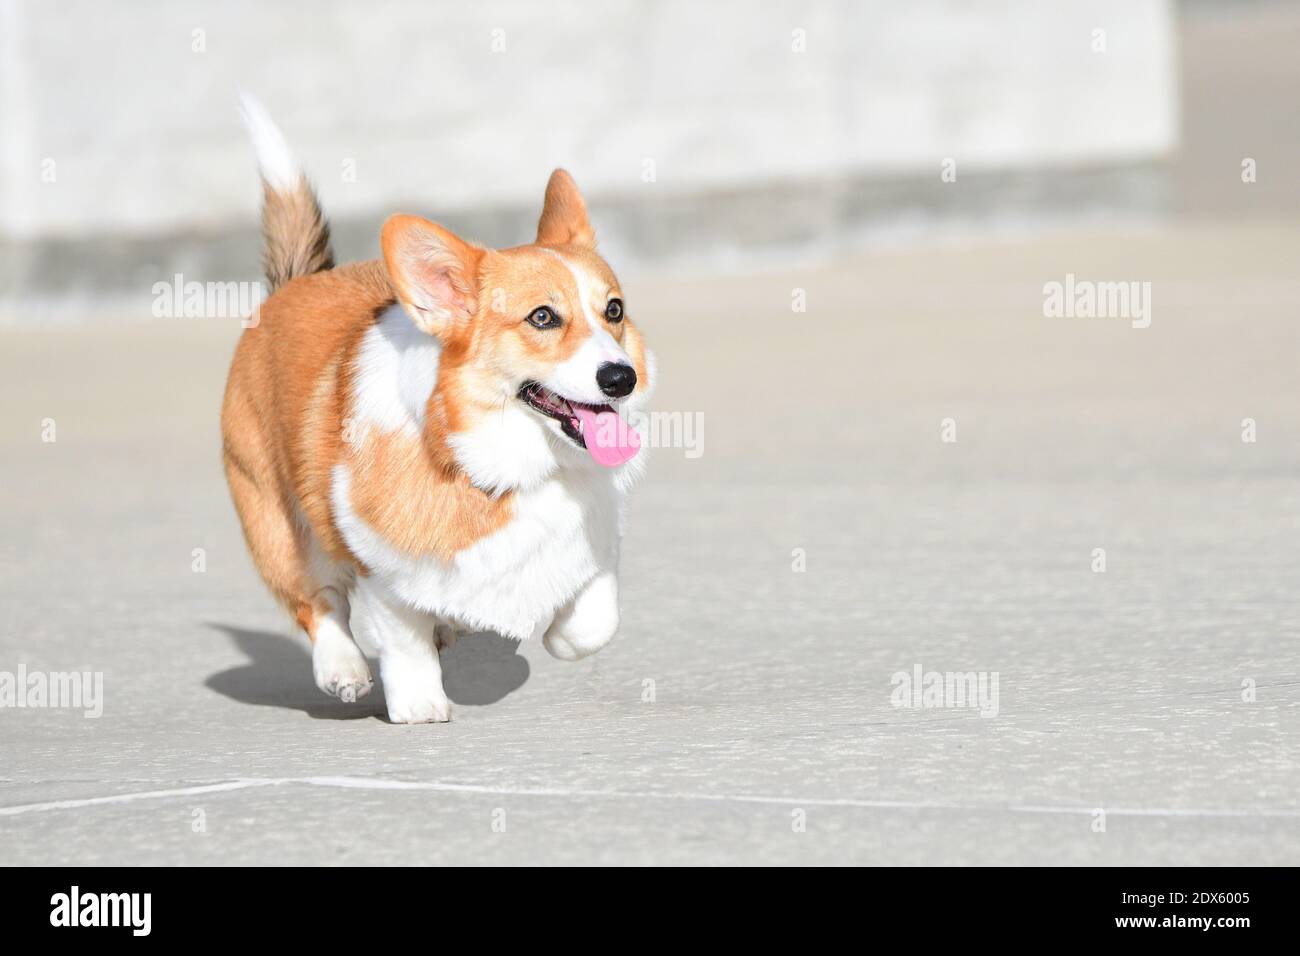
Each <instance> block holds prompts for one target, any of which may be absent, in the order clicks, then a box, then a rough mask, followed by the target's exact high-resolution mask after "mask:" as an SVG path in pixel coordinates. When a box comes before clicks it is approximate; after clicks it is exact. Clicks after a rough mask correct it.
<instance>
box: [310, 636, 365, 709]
mask: <svg viewBox="0 0 1300 956" xmlns="http://www.w3.org/2000/svg"><path fill="white" fill-rule="evenodd" d="M311 670H312V675H313V676H314V677H315V678H316V686H317V687H319V688H320V689H321V690H323V691H324V692H325V693H327V694H332V695H333V696H335V697H337V698H338V699H339V700H341V701H343V702H344V703H348V704H351V703H355V702H356V701H358V700H360V699H361V698H362V697H365V696H366V694H368V693H370V689H371V688H372V687H374V686H375V681H374V678H372V677H371V676H370V667H369V666H368V665H367V664H366V657H365V655H364V654H362V653H361V649H360V648H359V647H357V645H356V644H354V643H353V642H352V640H351V638H349V637H347V636H346V635H343V634H334V633H332V632H326V633H322V634H318V636H317V638H316V643H315V644H313V645H312V648H311Z"/></svg>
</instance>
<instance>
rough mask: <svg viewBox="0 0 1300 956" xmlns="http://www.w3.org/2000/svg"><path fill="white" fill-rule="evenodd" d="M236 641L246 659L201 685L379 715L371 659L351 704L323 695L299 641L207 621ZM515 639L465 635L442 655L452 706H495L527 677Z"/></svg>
mask: <svg viewBox="0 0 1300 956" xmlns="http://www.w3.org/2000/svg"><path fill="white" fill-rule="evenodd" d="M208 627H210V628H212V629H213V630H216V631H220V632H221V633H222V634H225V635H226V636H228V637H229V638H230V639H231V640H232V641H234V643H235V646H236V647H238V648H239V649H240V651H242V652H243V653H244V655H245V656H246V657H247V658H248V663H246V664H241V665H239V666H238V667H231V668H229V669H227V670H223V671H218V672H217V673H215V674H213V675H212V676H211V677H209V678H208V679H207V680H205V681H204V682H203V683H204V686H205V687H208V688H210V689H212V690H215V691H216V692H217V693H218V694H222V695H223V696H225V697H229V698H230V699H231V700H237V701H239V702H240V703H241V704H254V705H256V706H259V707H284V708H286V709H288V710H301V711H303V712H304V713H306V714H307V715H308V716H310V717H314V718H316V719H318V720H355V719H359V718H365V717H383V716H384V715H385V714H386V713H387V710H386V708H385V706H384V688H383V684H382V682H381V681H380V680H379V668H378V665H377V663H376V662H374V661H371V666H370V671H371V673H372V674H374V675H375V686H374V688H373V689H372V690H371V691H370V693H369V694H367V695H366V696H365V697H363V698H362V699H361V700H359V701H357V702H356V703H355V704H345V703H344V702H343V701H341V700H336V699H335V698H333V697H329V696H327V695H326V694H324V693H323V692H322V691H321V690H320V689H319V688H317V686H316V682H315V681H314V680H313V679H312V673H311V653H310V650H309V648H308V646H307V643H306V641H305V640H303V641H298V640H295V639H294V638H291V637H288V636H286V635H284V634H276V633H274V632H271V631H250V630H247V629H245V628H241V627H235V626H234V625H231V624H215V623H209V624H208ZM518 650H519V642H518V641H513V640H510V639H509V638H506V637H501V636H500V635H499V634H491V633H480V634H464V635H462V636H461V637H460V639H459V640H457V641H456V643H455V645H453V646H452V647H450V648H448V649H447V650H445V651H443V653H442V686H443V689H444V690H445V691H446V692H447V696H448V697H449V698H450V699H451V701H452V703H454V704H469V705H482V704H495V703H496V702H497V701H499V700H501V699H502V698H503V697H505V696H506V695H507V694H509V693H512V692H513V691H516V690H518V689H519V688H520V687H522V686H523V685H524V682H525V681H527V680H528V675H529V673H530V669H529V667H528V660H527V659H526V658H525V657H523V656H522V655H520V654H519V653H518Z"/></svg>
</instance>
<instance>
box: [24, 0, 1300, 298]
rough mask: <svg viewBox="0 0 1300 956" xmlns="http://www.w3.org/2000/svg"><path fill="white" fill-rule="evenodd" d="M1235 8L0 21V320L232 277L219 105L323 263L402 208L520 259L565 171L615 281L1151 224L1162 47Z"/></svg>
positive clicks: (873, 4)
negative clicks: (299, 204)
mask: <svg viewBox="0 0 1300 956" xmlns="http://www.w3.org/2000/svg"><path fill="white" fill-rule="evenodd" d="M1257 6H1258V5H1256V4H1246V5H1244V9H1247V10H1254V9H1255V8H1256V7H1257ZM1242 9H1243V6H1242V5H1238V4H1227V3H1222V4H1207V3H1201V4H1193V5H1191V6H1190V7H1188V6H1184V7H1178V6H1176V5H1175V4H1174V3H1173V2H1172V0H1091V2H1086V3H1084V2H1078V3H1075V2H1069V3H1043V2H1041V0H986V2H982V3H978V4H971V3H964V2H959V0H914V2H911V3H907V4H897V3H889V2H885V0H867V2H852V0H821V2H810V0H805V2H794V0H789V2H786V0H766V2H762V0H760V2H757V3H754V2H743V0H721V2H714V3H707V4H704V3H690V2H652V0H622V2H615V3H608V4H595V3H578V2H568V0H565V2H533V0H491V2H484V3H475V4H461V3H440V2H439V3H428V2H423V3H421V2H408V0H369V2H357V0H333V2H311V3H307V2H301V3H280V4H267V3H254V2H251V0H237V2H228V3H221V4H216V3H203V2H193V0H182V2H176V0H170V2H164V0H140V2H135V3H132V4H129V5H125V4H118V5H107V4H103V3H95V2H90V0H70V2H58V3H48V2H41V0H0V254H2V256H0V283H3V284H2V285H0V303H3V308H2V309H0V311H3V313H4V314H5V315H6V316H7V317H10V318H12V317H13V316H14V315H17V316H18V317H19V318H23V317H30V316H31V315H33V314H36V313H39V312H40V311H41V309H40V308H39V307H38V303H46V304H48V303H49V302H50V301H56V302H57V301H60V300H63V299H66V298H72V299H76V300H79V307H80V308H82V309H84V308H85V307H86V305H87V304H88V303H89V304H91V305H93V304H96V303H106V302H111V301H117V302H120V301H121V300H122V297H123V296H126V297H128V299H129V297H130V296H132V295H137V294H139V290H140V289H141V288H144V289H145V290H147V289H148V286H149V283H152V282H153V281H155V280H157V279H158V278H159V277H169V276H170V275H171V274H172V273H174V272H183V273H186V274H187V277H188V276H194V277H196V278H200V279H229V278H252V277H254V276H255V275H256V257H257V239H256V229H255V217H256V210H257V203H258V198H259V192H258V187H257V183H256V179H255V173H254V167H253V161H252V156H251V151H250V149H249V146H248V144H247V142H246V138H245V136H244V134H243V131H242V129H241V128H240V125H239V120H238V114H237V109H236V91H237V89H238V88H240V87H243V88H246V89H248V90H250V91H252V92H255V93H256V94H257V95H258V96H259V97H260V98H261V99H262V100H263V101H264V103H265V104H266V105H267V107H268V108H269V109H270V111H271V113H272V114H273V115H274V116H275V117H276V119H277V120H278V122H279V123H280V125H281V126H282V127H283V129H284V130H285V132H286V135H287V136H288V138H289V140H290V142H291V144H292V145H293V146H294V147H295V148H296V150H297V151H298V152H299V154H300V155H301V157H302V158H303V160H304V161H305V163H306V165H307V167H308V169H309V171H310V173H311V175H312V176H313V178H314V180H315V181H316V183H317V184H318V187H319V190H320V192H321V194H322V199H323V202H324V205H325V208H326V210H327V212H328V213H329V214H330V216H331V217H332V219H333V220H334V223H335V227H336V237H337V245H338V247H339V250H340V253H341V254H342V255H344V256H347V257H352V256H370V255H373V254H374V252H375V246H376V242H375V236H376V233H377V229H378V225H379V223H380V222H381V221H382V219H383V217H384V216H385V215H386V214H387V213H389V212H392V211H397V210H399V209H400V210H406V211H414V212H420V213H424V214H426V215H430V216H432V217H435V218H439V219H441V220H443V221H445V222H446V223H447V224H449V225H450V226H452V227H453V228H457V229H460V230H462V231H464V232H466V233H467V234H469V235H470V236H472V237H475V238H478V239H479V240H481V241H485V242H488V243H492V244H499V245H509V244H514V243H518V242H521V241H526V240H528V239H529V238H531V228H532V224H533V221H534V220H535V216H536V212H537V208H538V205H539V202H540V196H541V190H542V187H543V184H544V183H545V180H546V176H547V174H548V173H549V171H550V170H551V169H552V168H553V167H555V166H558V165H563V166H566V167H568V168H569V169H570V170H571V171H573V172H574V174H575V175H576V177H577V179H578V181H579V183H580V185H581V186H582V187H583V188H584V190H585V191H586V192H587V194H588V199H589V201H590V202H591V204H592V205H593V207H594V208H595V209H596V211H597V218H598V224H599V226H600V229H601V233H602V243H603V245H604V248H605V249H606V250H607V251H608V252H609V253H610V255H611V256H613V257H614V258H615V259H616V260H617V261H619V262H620V263H621V264H623V265H624V266H633V267H635V266H637V265H646V264H659V265H664V264H666V265H672V266H675V267H678V268H682V267H685V268H715V267H718V266H720V265H723V266H725V265H742V266H746V265H752V264H755V263H758V264H761V263H762V262H763V261H765V259H770V258H773V257H791V256H793V257H798V258H804V259H807V258H823V257H826V256H831V255H835V254H837V253H839V252H841V251H843V250H844V249H846V248H850V247H853V246H856V245H860V244H861V243H862V242H864V241H870V240H871V239H873V238H877V239H878V238H881V237H885V238H890V237H898V236H906V235H914V234H916V233H918V232H920V233H922V234H927V233H928V232H929V231H932V230H933V229H935V228H936V227H944V226H947V227H951V226H952V225H954V224H961V223H965V224H967V225H968V226H973V227H975V228H979V229H988V228H995V227H997V226H998V225H999V224H1001V225H1007V224H1012V225H1014V224H1016V223H1022V222H1025V221H1033V220H1036V219H1042V218H1051V217H1053V216H1059V215H1066V216H1069V217H1075V218H1077V217H1080V216H1087V215H1097V214H1100V215H1107V216H1109V215H1120V216H1129V217H1142V216H1145V215H1155V214H1160V213H1162V212H1163V211H1166V210H1167V209H1168V207H1169V205H1170V202H1171V200H1170V189H1171V188H1172V187H1171V183H1174V184H1176V178H1171V177H1170V175H1169V170H1170V168H1171V167H1170V165H1169V164H1170V162H1171V161H1172V159H1173V158H1174V157H1175V156H1176V154H1177V148H1178V145H1179V142H1180V129H1181V127H1182V115H1181V114H1182V109H1181V102H1180V100H1181V97H1180V90H1181V88H1182V87H1183V86H1184V85H1185V83H1186V79H1185V76H1183V72H1182V67H1180V55H1179V48H1180V45H1182V44H1181V43H1180V19H1181V18H1185V17H1187V16H1188V15H1189V13H1188V11H1192V12H1196V11H1201V12H1202V13H1203V14H1204V15H1205V16H1210V17H1213V16H1218V15H1221V14H1222V13H1223V11H1225V10H1226V11H1228V13H1230V14H1234V15H1235V14H1236V13H1238V12H1240V11H1241V10H1242ZM1292 19H1294V18H1292ZM1287 22H1288V23H1289V22H1291V21H1287ZM1291 36H1292V37H1293V36H1294V31H1293V32H1292V34H1291ZM1285 37H1286V35H1285V34H1284V35H1283V41H1284V40H1285ZM1211 55H1212V56H1217V57H1219V58H1220V59H1222V58H1223V57H1225V56H1230V52H1229V53H1225V51H1223V50H1221V49H1220V50H1217V51H1211ZM1217 82H1227V83H1228V84H1229V86H1230V80H1226V79H1222V78H1221V79H1220V80H1218V81H1217ZM1223 109H1225V110H1230V109H1231V106H1230V104H1224V106H1223ZM954 180H955V182H954ZM956 183H961V184H962V185H963V186H964V187H965V188H961V189H956V188H953V186H954V185H955V184H956Z"/></svg>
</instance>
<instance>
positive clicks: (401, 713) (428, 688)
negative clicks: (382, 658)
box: [383, 668, 451, 724]
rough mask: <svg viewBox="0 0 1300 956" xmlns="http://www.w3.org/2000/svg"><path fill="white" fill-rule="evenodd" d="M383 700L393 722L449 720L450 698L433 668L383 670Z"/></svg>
mask: <svg viewBox="0 0 1300 956" xmlns="http://www.w3.org/2000/svg"><path fill="white" fill-rule="evenodd" d="M383 677H384V699H385V701H386V702H387V704H388V719H389V720H390V721H392V722H393V723H395V724H443V723H446V722H447V721H449V720H451V701H449V700H448V699H447V694H446V692H444V691H443V689H442V677H441V675H440V674H438V673H437V672H436V671H429V670H426V669H424V668H417V669H415V670H413V671H399V672H398V673H396V674H395V673H393V669H385V670H384V671H383Z"/></svg>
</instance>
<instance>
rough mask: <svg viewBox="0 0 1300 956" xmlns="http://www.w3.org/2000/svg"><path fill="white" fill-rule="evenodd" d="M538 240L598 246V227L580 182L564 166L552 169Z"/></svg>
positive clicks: (552, 243) (540, 242) (568, 244)
mask: <svg viewBox="0 0 1300 956" xmlns="http://www.w3.org/2000/svg"><path fill="white" fill-rule="evenodd" d="M537 243H538V245H542V246H590V247H592V248H595V245H596V230H594V229H592V228H591V220H590V219H588V218H587V204H586V203H585V202H583V201H582V193H580V192H578V184H577V183H575V182H574V181H573V177H572V176H570V175H569V174H568V173H567V172H565V171H564V170H563V169H557V170H556V171H555V172H553V173H551V181H550V182H548V183H547V184H546V202H545V204H544V205H543V206H542V218H541V219H540V220H538V223H537Z"/></svg>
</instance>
